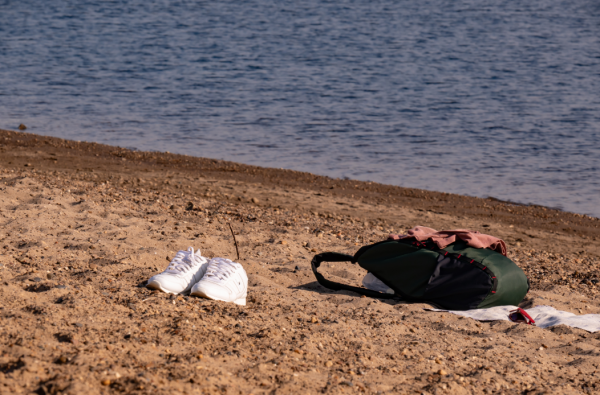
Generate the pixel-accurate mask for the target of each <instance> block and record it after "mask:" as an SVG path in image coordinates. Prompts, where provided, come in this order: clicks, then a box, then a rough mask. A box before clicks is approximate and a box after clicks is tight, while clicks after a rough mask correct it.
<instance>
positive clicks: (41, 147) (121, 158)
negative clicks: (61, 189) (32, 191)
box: [0, 129, 600, 256]
mask: <svg viewBox="0 0 600 395" xmlns="http://www.w3.org/2000/svg"><path fill="white" fill-rule="evenodd" d="M0 154H2V155H0V166H4V167H5V168H9V169H14V170H18V169H29V170H32V169H37V170H44V171H59V172H66V174H71V173H72V174H75V175H76V176H77V178H79V179H82V180H88V181H91V180H93V181H95V182H100V181H102V180H110V179H111V177H113V178H114V177H118V178H124V179H125V178H128V179H131V181H130V182H129V184H128V185H127V187H128V188H132V187H145V189H147V190H152V191H155V192H161V191H163V192H165V193H170V191H173V190H175V189H177V188H175V185H169V184H166V183H164V178H165V177H168V176H169V175H170V174H171V173H174V172H178V173H180V174H181V177H180V178H181V179H182V180H183V179H184V178H185V177H188V178H190V177H191V178H192V179H193V178H198V175H200V176H202V177H203V178H213V179H219V180H222V181H225V180H227V181H230V182H237V183H240V184H248V185H262V186H265V187H267V186H268V187H270V188H276V189H278V190H280V191H279V192H278V195H273V196H268V194H266V193H265V192H264V191H258V190H253V191H252V192H246V193H245V194H244V193H239V191H234V193H230V194H227V193H226V192H225V195H227V196H225V195H223V197H224V198H225V199H226V200H227V201H236V200H237V201H240V202H244V201H249V199H251V198H252V197H253V196H250V194H251V193H255V194H256V195H257V196H254V197H255V198H257V199H261V203H260V206H280V207H290V208H291V207H294V208H296V206H298V207H299V206H300V204H299V203H298V202H295V203H294V204H290V202H287V201H286V200H289V199H286V198H285V196H283V195H284V194H285V193H287V192H285V190H286V189H288V190H295V191H297V192H296V193H309V194H310V199H303V200H304V201H303V202H302V203H303V207H302V209H303V210H305V211H316V212H319V211H322V212H326V213H327V214H331V215H338V214H348V215H353V216H356V217H358V218H361V219H364V220H365V221H369V220H370V221H375V222H380V223H381V224H382V225H380V226H382V227H396V229H395V230H398V229H397V228H402V226H400V225H409V224H405V223H403V222H408V221H407V220H406V219H407V218H406V217H407V216H406V215H403V214H402V213H403V212H404V211H407V212H408V213H410V214H412V215H411V216H410V217H419V215H421V216H422V217H424V218H425V222H431V220H433V221H435V220H436V219H437V218H446V221H444V222H446V223H447V222H449V221H448V220H447V219H448V217H454V218H462V217H464V218H468V219H469V222H474V223H475V224H476V226H475V227H474V230H479V231H480V232H482V233H485V231H488V232H489V230H490V229H494V226H496V228H498V230H499V231H500V234H499V235H500V236H499V237H505V238H506V240H505V241H507V242H508V243H513V244H516V243H520V244H522V245H523V246H528V245H529V246H532V247H535V248H549V249H552V250H557V251H559V252H563V251H565V252H566V251H568V250H569V249H568V248H561V247H560V246H557V247H552V246H551V245H549V244H548V243H543V242H541V243H540V239H541V238H542V237H543V238H546V239H552V240H556V242H557V243H558V244H560V243H561V241H562V240H567V239H569V244H570V246H569V248H573V240H576V242H575V247H576V248H578V249H579V250H578V251H581V250H585V251H586V253H591V254H593V255H595V256H600V247H599V246H596V243H595V242H596V241H597V240H600V219H598V218H595V217H591V216H588V215H583V214H577V213H570V212H566V211H562V210H559V209H552V208H547V207H543V206H539V205H523V204H520V203H512V202H505V201H502V200H499V199H495V198H477V197H470V196H464V195H455V194H449V193H444V192H435V191H427V190H420V189H414V188H404V187H398V186H393V185H385V184H378V183H375V182H367V181H355V180H343V179H334V178H330V177H326V176H318V175H314V174H311V173H305V172H300V171H295V170H285V169H275V168H263V167H258V166H251V165H244V164H239V163H235V162H227V161H221V160H216V159H206V158H199V157H193V156H187V155H179V154H171V153H160V152H144V151H132V150H129V149H125V148H120V147H113V146H108V145H104V144H98V143H87V142H76V141H71V140H64V139H60V138H55V137H45V136H39V135H35V134H30V133H25V132H17V131H6V130H2V129H0ZM26 165H29V166H26ZM182 180H179V181H178V182H183V181H182ZM186 182H189V180H186ZM121 185H123V184H121ZM191 186H193V185H188V187H190V188H188V189H182V191H185V192H186V193H191V192H196V193H198V192H199V188H196V189H194V188H191ZM231 191H233V189H231ZM213 192H214V191H213ZM200 194H201V195H205V194H206V192H204V191H200ZM244 195H248V196H244ZM326 198H329V199H333V200H336V202H335V204H325V206H326V207H325V208H324V207H323V206H324V205H323V204H322V203H323V202H320V200H326ZM238 199H239V200H238ZM267 199H269V200H267ZM382 212H385V215H384V216H382V215H381V213H382ZM422 224H423V223H422ZM413 225H416V223H415V224H413ZM486 225H487V226H486ZM511 225H512V228H511ZM406 227H407V226H404V228H406ZM408 227H409V228H410V227H412V226H408ZM507 227H508V228H507ZM557 248H558V249H557Z"/></svg>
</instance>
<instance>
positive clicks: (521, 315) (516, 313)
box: [508, 307, 535, 326]
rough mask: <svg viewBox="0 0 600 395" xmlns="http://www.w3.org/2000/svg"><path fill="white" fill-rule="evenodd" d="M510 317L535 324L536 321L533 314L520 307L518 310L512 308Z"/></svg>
mask: <svg viewBox="0 0 600 395" xmlns="http://www.w3.org/2000/svg"><path fill="white" fill-rule="evenodd" d="M508 319H509V320H511V321H512V322H523V323H525V324H527V325H533V326H535V321H534V320H533V318H531V316H530V315H529V314H527V312H526V311H525V310H523V309H522V308H520V307H519V308H518V309H516V310H511V311H510V312H509V313H508Z"/></svg>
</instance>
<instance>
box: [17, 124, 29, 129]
mask: <svg viewBox="0 0 600 395" xmlns="http://www.w3.org/2000/svg"><path fill="white" fill-rule="evenodd" d="M25 129H27V126H25V125H23V124H20V125H19V130H25Z"/></svg>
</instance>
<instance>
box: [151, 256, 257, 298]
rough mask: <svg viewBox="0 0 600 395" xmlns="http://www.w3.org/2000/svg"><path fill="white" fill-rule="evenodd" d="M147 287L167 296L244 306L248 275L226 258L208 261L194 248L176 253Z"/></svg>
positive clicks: (238, 265) (239, 265)
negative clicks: (205, 299)
mask: <svg viewBox="0 0 600 395" xmlns="http://www.w3.org/2000/svg"><path fill="white" fill-rule="evenodd" d="M146 287H148V288H150V289H158V290H161V291H163V292H166V293H170V294H187V293H189V294H190V295H193V296H200V297H203V298H207V299H213V300H220V301H223V302H233V303H235V304H238V305H240V306H245V305H246V296H247V294H248V275H247V274H246V271H245V270H244V268H243V267H242V265H241V264H239V263H237V262H233V261H231V260H230V259H225V258H213V259H210V260H209V259H208V258H205V257H203V256H202V255H201V254H200V250H198V251H196V252H194V248H193V247H189V248H188V249H187V251H179V252H177V255H175V258H173V260H172V261H171V263H170V264H169V266H168V267H167V269H166V270H165V271H164V272H162V273H160V274H157V275H156V276H153V277H151V278H150V280H148V284H147V285H146Z"/></svg>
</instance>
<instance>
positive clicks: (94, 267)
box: [90, 263, 98, 271]
mask: <svg viewBox="0 0 600 395" xmlns="http://www.w3.org/2000/svg"><path fill="white" fill-rule="evenodd" d="M90 269H91V270H94V271H96V270H98V265H96V264H95V263H91V264H90Z"/></svg>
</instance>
